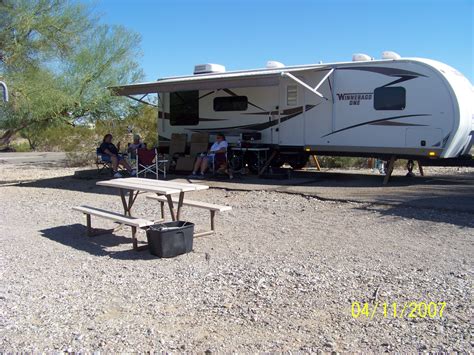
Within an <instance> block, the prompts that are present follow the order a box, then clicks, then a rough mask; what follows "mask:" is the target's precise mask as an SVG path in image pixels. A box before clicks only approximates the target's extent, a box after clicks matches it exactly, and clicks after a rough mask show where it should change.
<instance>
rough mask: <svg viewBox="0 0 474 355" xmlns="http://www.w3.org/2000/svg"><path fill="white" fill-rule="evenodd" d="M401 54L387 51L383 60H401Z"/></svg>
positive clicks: (383, 54)
mask: <svg viewBox="0 0 474 355" xmlns="http://www.w3.org/2000/svg"><path fill="white" fill-rule="evenodd" d="M400 58H401V57H400V54H398V53H395V52H392V51H385V52H382V59H400Z"/></svg>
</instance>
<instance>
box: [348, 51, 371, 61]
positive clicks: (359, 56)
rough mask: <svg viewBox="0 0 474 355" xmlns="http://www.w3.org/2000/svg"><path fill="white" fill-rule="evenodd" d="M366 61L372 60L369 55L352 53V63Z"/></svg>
mask: <svg viewBox="0 0 474 355" xmlns="http://www.w3.org/2000/svg"><path fill="white" fill-rule="evenodd" d="M367 60H372V58H370V56H369V55H367V54H364V53H354V54H353V55H352V61H353V62H365V61H367Z"/></svg>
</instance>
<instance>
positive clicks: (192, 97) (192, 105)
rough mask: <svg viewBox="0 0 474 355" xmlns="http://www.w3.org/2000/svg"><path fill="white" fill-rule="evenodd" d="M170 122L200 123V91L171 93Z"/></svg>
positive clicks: (183, 124) (174, 124)
mask: <svg viewBox="0 0 474 355" xmlns="http://www.w3.org/2000/svg"><path fill="white" fill-rule="evenodd" d="M170 124H171V125H172V126H195V125H197V124H199V91H197V90H195V91H179V92H172V93H170Z"/></svg>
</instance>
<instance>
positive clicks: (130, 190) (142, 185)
mask: <svg viewBox="0 0 474 355" xmlns="http://www.w3.org/2000/svg"><path fill="white" fill-rule="evenodd" d="M97 185H100V186H107V187H114V188H118V189H119V192H120V198H121V200H122V204H123V210H124V215H125V216H129V217H132V212H131V210H132V207H133V204H134V203H135V200H136V198H137V196H138V194H139V193H141V192H151V193H155V194H156V195H158V196H165V197H166V199H167V201H168V206H169V209H170V214H171V219H172V220H173V221H176V220H179V217H180V214H181V209H182V207H183V201H184V194H185V193H186V192H189V191H199V190H206V189H209V186H206V185H201V184H190V183H181V182H174V181H163V180H150V179H143V178H122V179H113V180H107V181H99V182H97ZM176 194H179V197H178V203H177V209H176V211H175V208H174V201H173V199H172V195H176Z"/></svg>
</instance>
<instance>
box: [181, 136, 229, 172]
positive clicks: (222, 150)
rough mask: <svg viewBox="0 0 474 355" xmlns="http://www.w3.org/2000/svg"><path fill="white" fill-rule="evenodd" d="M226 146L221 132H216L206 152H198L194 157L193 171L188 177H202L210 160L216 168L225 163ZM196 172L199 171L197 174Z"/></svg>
mask: <svg viewBox="0 0 474 355" xmlns="http://www.w3.org/2000/svg"><path fill="white" fill-rule="evenodd" d="M228 146H229V144H228V143H227V141H226V140H225V136H224V135H223V134H222V133H219V134H217V135H216V141H215V142H214V144H213V145H212V146H211V148H210V149H209V150H208V151H207V152H206V153H202V154H200V155H199V156H198V158H197V159H196V162H195V163H194V169H193V173H192V174H191V175H190V178H203V177H204V173H205V172H206V170H207V168H208V167H209V165H210V163H212V162H213V163H214V164H215V166H216V167H217V168H219V167H220V166H222V165H224V164H226V153H227V147H228ZM198 172H200V173H199V174H198Z"/></svg>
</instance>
